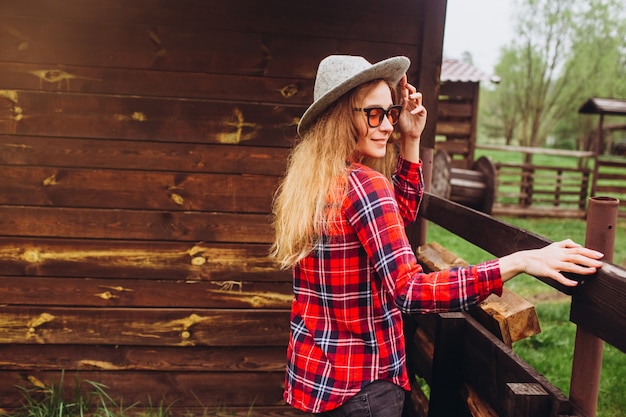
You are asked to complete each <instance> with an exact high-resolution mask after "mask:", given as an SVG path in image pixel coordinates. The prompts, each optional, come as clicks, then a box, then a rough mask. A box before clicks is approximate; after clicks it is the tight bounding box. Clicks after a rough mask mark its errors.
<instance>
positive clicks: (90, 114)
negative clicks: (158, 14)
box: [0, 91, 304, 147]
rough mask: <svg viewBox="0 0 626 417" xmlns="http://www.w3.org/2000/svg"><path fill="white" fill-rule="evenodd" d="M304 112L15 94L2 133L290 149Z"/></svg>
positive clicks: (0, 117)
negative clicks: (288, 147)
mask: <svg viewBox="0 0 626 417" xmlns="http://www.w3.org/2000/svg"><path fill="white" fill-rule="evenodd" d="M4 100H5V101H6V100H7V99H6V98H5V99H4ZM0 102H2V99H1V98H0ZM16 103H17V104H16ZM18 104H19V105H18ZM303 110H304V108H303V107H300V106H296V107H288V106H275V105H267V106H264V105H259V104H249V103H223V102H217V101H206V100H192V99H189V100H182V99H157V98H142V97H122V96H106V95H102V96H97V95H87V96H85V95H77V94H69V93H56V94H50V93H44V92H32V91H14V95H11V106H9V107H8V108H7V109H5V111H1V109H0V134H18V135H31V136H38V135H46V136H57V137H74V138H77V137H79V138H108V139H134V140H149V141H156V142H160V141H164V142H175V141H177V140H179V139H178V138H184V139H182V140H181V141H183V142H195V143H214V144H231V145H234V144H239V143H242V142H248V143H249V144H251V145H257V146H283V147H286V146H289V144H290V139H292V138H294V137H295V129H296V125H297V122H298V118H299V117H300V115H301V114H302V112H303Z"/></svg>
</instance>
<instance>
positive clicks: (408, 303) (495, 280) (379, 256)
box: [346, 169, 502, 314]
mask: <svg viewBox="0 0 626 417" xmlns="http://www.w3.org/2000/svg"><path fill="white" fill-rule="evenodd" d="M349 189H350V190H351V191H352V192H351V193H350V195H349V199H350V201H351V205H350V206H349V207H347V209H346V216H347V219H348V222H349V223H350V224H351V225H352V226H353V227H354V230H355V231H356V234H357V236H358V238H359V241H360V242H361V244H362V245H363V247H364V249H365V251H366V252H367V255H368V257H369V259H371V262H372V263H373V266H374V269H375V270H376V272H377V275H378V276H379V277H380V278H381V279H382V280H383V282H384V286H385V288H386V289H387V291H389V292H390V293H391V294H392V295H393V297H394V300H395V302H396V304H397V306H398V307H399V308H400V309H401V310H402V311H403V312H404V313H407V314H418V313H433V312H445V311H458V310H467V309H468V308H469V307H470V306H472V305H474V304H477V303H479V302H481V301H482V300H484V299H485V298H486V297H487V296H488V295H489V294H491V293H496V294H501V292H502V280H501V277H500V267H499V262H498V261H497V260H493V261H488V262H484V263H481V264H478V265H474V266H470V267H466V268H455V269H451V270H447V271H441V272H434V273H430V274H425V273H424V272H423V270H422V268H421V266H420V265H419V264H418V263H417V259H416V257H415V254H414V253H413V251H412V249H411V246H410V244H409V242H408V239H407V237H406V233H405V231H404V227H403V226H404V221H403V219H402V216H401V214H400V209H399V204H398V202H397V200H396V198H395V195H394V193H393V191H392V189H391V187H390V186H389V184H388V182H387V180H386V179H385V178H384V177H383V176H382V175H380V174H378V173H377V172H375V171H373V170H365V169H363V170H355V171H354V172H353V173H352V175H351V176H350V187H349Z"/></svg>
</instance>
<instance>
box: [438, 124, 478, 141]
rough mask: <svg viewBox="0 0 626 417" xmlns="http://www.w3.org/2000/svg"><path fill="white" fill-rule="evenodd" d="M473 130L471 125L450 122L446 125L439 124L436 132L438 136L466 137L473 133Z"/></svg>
mask: <svg viewBox="0 0 626 417" xmlns="http://www.w3.org/2000/svg"><path fill="white" fill-rule="evenodd" d="M471 128H472V125H471V123H467V122H463V121H461V122H459V121H451V120H449V121H446V122H445V123H438V124H437V131H436V132H437V135H443V136H453V137H464V136H469V135H470V134H471V133H472V131H471Z"/></svg>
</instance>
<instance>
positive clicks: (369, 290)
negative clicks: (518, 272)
mask: <svg viewBox="0 0 626 417" xmlns="http://www.w3.org/2000/svg"><path fill="white" fill-rule="evenodd" d="M349 170H350V172H349V175H348V184H347V185H348V187H347V193H346V195H345V198H344V200H343V205H342V207H341V212H340V214H339V215H338V216H337V218H336V219H334V221H333V223H332V227H331V230H330V232H329V234H328V236H324V237H323V238H322V241H321V242H320V243H319V244H318V245H317V246H316V247H315V248H313V251H312V252H311V253H310V254H309V255H308V256H307V257H306V258H304V259H303V260H302V261H301V262H300V263H299V264H298V265H297V266H295V267H294V269H293V277H294V293H295V296H294V300H293V302H292V307H291V336H290V340H289V346H288V350H287V374H286V384H285V400H286V401H287V402H288V403H289V404H291V405H292V406H294V407H295V408H298V409H300V410H303V411H307V412H313V413H319V412H324V411H329V410H332V409H334V408H336V407H338V406H340V405H341V404H343V403H344V402H345V401H346V400H348V399H349V398H350V397H352V396H354V395H355V394H356V393H358V392H359V391H360V390H361V388H363V387H364V386H365V385H367V384H368V383H370V382H372V381H375V380H386V381H391V382H393V383H394V384H397V385H398V386H400V387H403V388H404V389H407V390H408V389H410V385H409V379H408V375H407V371H406V366H405V349H404V335H403V331H402V312H404V313H408V314H418V313H432V312H443V311H450V310H462V309H467V308H468V307H469V306H471V305H473V304H476V303H478V302H480V301H482V300H483V299H484V298H485V297H487V296H488V295H489V294H490V293H492V292H495V293H500V292H501V289H502V280H501V278H500V268H499V263H498V261H497V260H495V261H490V262H485V263H482V264H479V265H477V266H472V267H468V268H460V269H454V270H451V271H442V272H438V273H431V274H425V273H424V272H423V270H422V268H421V267H420V266H419V265H418V263H417V260H416V258H415V254H414V253H413V251H412V250H411V246H410V245H409V242H408V240H407V237H406V234H405V230H404V227H405V225H407V224H409V223H411V222H413V221H414V220H415V218H416V216H417V210H418V208H419V203H420V201H421V197H422V190H423V188H422V187H423V180H422V172H421V164H415V163H411V162H408V161H405V160H402V159H400V161H399V162H398V166H397V168H396V172H395V174H394V177H393V187H392V185H391V184H390V183H389V181H388V180H387V179H386V178H385V177H384V176H383V175H381V174H380V173H378V172H376V171H374V170H372V169H370V168H367V167H365V166H363V165H360V164H353V165H352V166H350V167H349ZM394 190H395V192H394Z"/></svg>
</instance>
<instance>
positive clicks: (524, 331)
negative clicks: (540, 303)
mask: <svg viewBox="0 0 626 417" xmlns="http://www.w3.org/2000/svg"><path fill="white" fill-rule="evenodd" d="M417 259H418V262H419V263H420V264H421V265H422V266H423V267H424V269H425V270H426V271H428V272H433V271H441V270H445V269H450V268H454V267H463V266H467V265H469V264H468V263H467V262H466V261H465V260H463V259H462V258H459V257H458V256H456V255H455V254H454V253H452V252H451V251H449V250H448V249H446V248H444V247H443V246H441V245H440V244H438V243H436V242H431V243H428V244H426V245H423V246H420V247H419V248H418V250H417ZM472 314H473V315H474V317H475V318H476V319H477V320H478V321H479V322H480V323H481V324H482V325H483V326H485V327H486V328H487V329H489V330H490V331H491V332H492V333H493V334H494V335H495V336H497V337H498V338H499V339H500V340H502V341H503V342H504V343H505V344H507V345H508V346H512V344H513V342H516V341H518V340H521V339H524V338H526V337H530V336H533V335H535V334H538V333H540V332H541V327H540V325H539V318H538V316H537V312H536V310H535V307H534V306H533V304H532V303H530V302H529V301H528V300H526V299H524V298H523V297H521V296H519V295H517V294H515V293H514V292H513V291H511V290H509V289H508V288H504V289H503V291H502V296H500V297H498V296H497V295H495V294H492V295H490V296H489V297H487V299H486V300H485V301H483V302H482V303H481V304H480V305H479V308H477V309H475V310H474V311H472Z"/></svg>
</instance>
